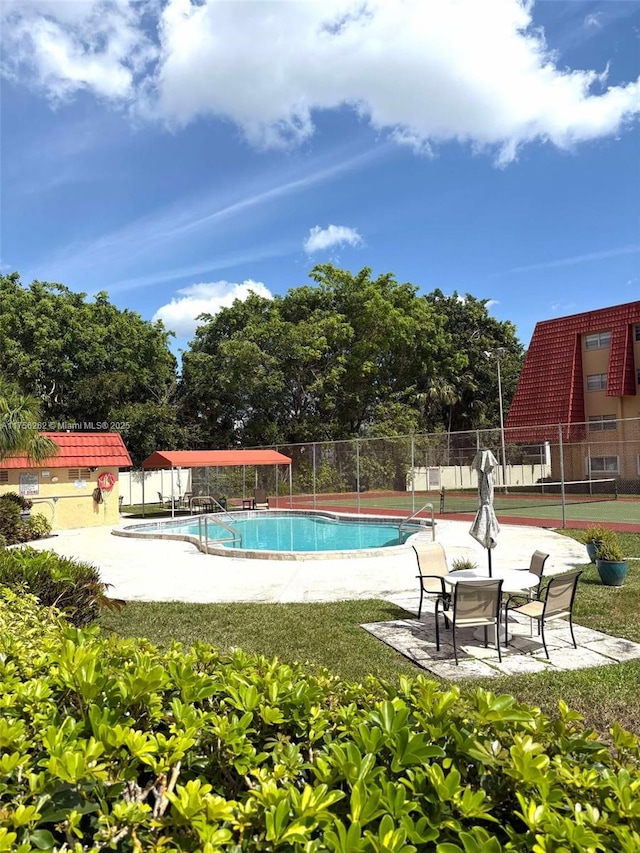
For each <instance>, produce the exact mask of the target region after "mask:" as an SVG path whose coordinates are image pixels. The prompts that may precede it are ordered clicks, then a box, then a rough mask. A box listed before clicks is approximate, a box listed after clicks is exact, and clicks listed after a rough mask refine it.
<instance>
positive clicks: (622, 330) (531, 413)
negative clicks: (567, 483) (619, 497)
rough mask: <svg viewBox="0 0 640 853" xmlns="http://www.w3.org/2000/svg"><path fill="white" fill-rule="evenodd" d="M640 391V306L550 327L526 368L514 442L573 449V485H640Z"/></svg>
mask: <svg viewBox="0 0 640 853" xmlns="http://www.w3.org/2000/svg"><path fill="white" fill-rule="evenodd" d="M639 389H640V301H637V302H628V303H626V304H625V305H614V306H612V307H610V308H602V309H599V310H597V311H586V312H584V313H582V314H574V315H572V316H570V317H560V318H558V319H556V320H545V321H543V322H541V323H538V324H537V325H536V327H535V329H534V332H533V337H532V339H531V344H530V346H529V349H528V351H527V355H526V358H525V360H524V365H523V368H522V373H521V375H520V380H519V382H518V386H517V388H516V392H515V395H514V397H513V401H512V403H511V407H510V409H509V414H508V417H507V421H506V425H505V432H506V436H507V441H509V442H536V441H549V442H551V443H552V447H556V449H558V448H557V445H559V444H560V442H561V441H562V442H564V443H566V447H565V448H564V450H565V451H568V448H571V450H570V451H568V452H565V453H564V454H563V457H564V468H565V470H564V474H565V477H566V479H581V478H584V477H585V476H589V477H591V476H593V477H597V476H600V477H624V478H632V479H633V478H638V477H639V476H640V390H639ZM559 425H562V431H561V432H560V431H559ZM555 455H556V457H557V458H556V459H555V460H554V454H552V470H553V472H554V477H559V473H560V472H559V470H558V468H559V457H558V454H557V453H556V454H555Z"/></svg>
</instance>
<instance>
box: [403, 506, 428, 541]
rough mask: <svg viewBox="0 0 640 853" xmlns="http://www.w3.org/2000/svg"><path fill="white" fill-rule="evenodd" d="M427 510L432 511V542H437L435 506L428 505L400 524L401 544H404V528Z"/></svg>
mask: <svg viewBox="0 0 640 853" xmlns="http://www.w3.org/2000/svg"><path fill="white" fill-rule="evenodd" d="M425 509H430V510H431V541H432V542H435V541H436V523H435V516H434V513H433V504H432V503H427V504H425V505H424V506H423V507H421V508H420V509H417V510H416V511H415V512H414V513H413V515H410V516H409V518H404V519H403V520H402V521H401V522H400V524H399V525H398V539H399V541H400V542H402V528H403V527H404V526H405V524H409V523H410V522H412V521H413V520H414V519H416V518H417V517H418V516H419V515H420V513H421V512H424V510H425Z"/></svg>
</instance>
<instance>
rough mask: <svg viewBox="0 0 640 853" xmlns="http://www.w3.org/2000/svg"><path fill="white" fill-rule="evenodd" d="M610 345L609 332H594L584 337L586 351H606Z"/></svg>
mask: <svg viewBox="0 0 640 853" xmlns="http://www.w3.org/2000/svg"><path fill="white" fill-rule="evenodd" d="M610 343H611V332H594V333H593V334H592V335H585V336H584V345H585V347H586V349H606V348H607V347H608V346H609V344H610Z"/></svg>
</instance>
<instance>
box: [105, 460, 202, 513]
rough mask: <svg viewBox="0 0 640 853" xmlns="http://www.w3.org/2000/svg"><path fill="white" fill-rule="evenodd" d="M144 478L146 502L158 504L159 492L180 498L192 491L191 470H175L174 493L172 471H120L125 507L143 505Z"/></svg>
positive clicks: (121, 492)
mask: <svg viewBox="0 0 640 853" xmlns="http://www.w3.org/2000/svg"><path fill="white" fill-rule="evenodd" d="M143 476H144V502H145V503H146V504H153V503H158V500H159V498H158V492H162V495H163V497H167V498H168V497H171V496H172V495H173V497H174V498H178V497H180V496H182V495H184V493H185V492H190V491H191V469H190V468H175V469H174V470H173V492H172V489H171V471H144V472H143V471H120V474H119V477H118V479H119V482H120V494H121V495H122V498H123V500H122V503H123V505H124V506H130V505H131V504H141V503H142V478H143Z"/></svg>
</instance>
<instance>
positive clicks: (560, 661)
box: [543, 646, 615, 670]
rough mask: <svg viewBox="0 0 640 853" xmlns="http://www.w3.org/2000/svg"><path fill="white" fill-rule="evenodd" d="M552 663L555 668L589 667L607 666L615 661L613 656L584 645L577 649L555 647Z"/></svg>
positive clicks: (552, 652)
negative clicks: (600, 653)
mask: <svg viewBox="0 0 640 853" xmlns="http://www.w3.org/2000/svg"><path fill="white" fill-rule="evenodd" d="M549 652H550V654H551V663H552V665H553V667H554V669H559V670H564V669H567V670H568V669H587V668H588V667H593V666H607V665H611V664H614V663H615V661H614V660H612V659H611V658H608V657H605V656H604V655H599V654H598V653H597V652H594V651H593V650H592V649H586V648H585V647H584V646H578V648H577V649H574V648H568V649H555V650H553V651H551V649H550V650H549ZM543 654H544V652H543Z"/></svg>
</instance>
